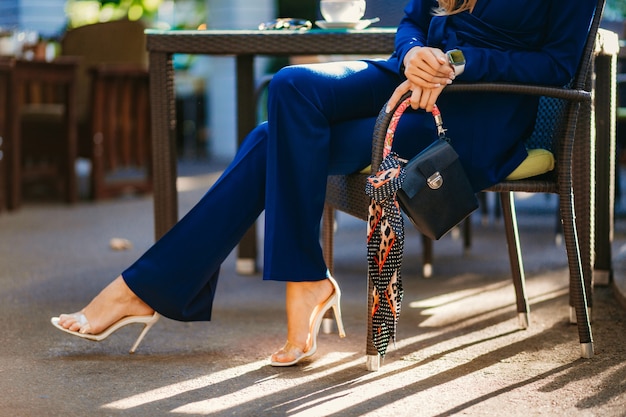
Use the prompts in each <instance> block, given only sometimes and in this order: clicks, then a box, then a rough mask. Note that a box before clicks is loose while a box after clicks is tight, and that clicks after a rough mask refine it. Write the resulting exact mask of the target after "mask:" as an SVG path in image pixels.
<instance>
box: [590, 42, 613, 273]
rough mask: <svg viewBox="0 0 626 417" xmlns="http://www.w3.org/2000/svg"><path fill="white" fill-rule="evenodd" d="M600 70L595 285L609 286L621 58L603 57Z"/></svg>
mask: <svg viewBox="0 0 626 417" xmlns="http://www.w3.org/2000/svg"><path fill="white" fill-rule="evenodd" d="M595 69H596V81H595V82H596V86H595V91H596V101H595V106H596V108H595V112H596V184H597V186H596V208H597V213H598V215H597V216H596V219H595V220H596V223H595V229H596V258H595V264H594V271H593V281H594V284H595V285H608V284H609V283H610V281H611V279H612V278H613V267H612V265H611V244H612V242H613V226H614V208H615V157H616V155H615V153H616V138H615V126H616V123H617V121H616V107H615V106H616V101H617V98H616V94H617V93H616V87H615V86H616V80H617V75H616V72H617V56H616V55H615V54H610V55H603V54H600V55H598V56H597V57H596V59H595Z"/></svg>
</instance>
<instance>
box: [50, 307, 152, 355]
mask: <svg viewBox="0 0 626 417" xmlns="http://www.w3.org/2000/svg"><path fill="white" fill-rule="evenodd" d="M69 315H70V316H74V318H75V319H76V322H77V323H78V324H80V330H79V331H74V330H69V329H66V328H65V327H63V326H61V325H60V324H59V317H52V318H51V319H50V322H51V323H52V325H53V326H54V327H56V328H57V329H59V330H61V331H63V332H65V333H69V334H71V335H72V336H78V337H80V338H82V339H86V340H92V341H94V342H100V341H102V340H104V339H106V338H107V337H109V336H110V335H112V334H113V333H115V332H116V331H117V330H119V329H121V328H122V327H124V326H127V325H129V324H135V323H137V324H143V325H144V327H143V330H142V331H141V333H140V334H139V337H138V338H137V340H136V341H135V343H134V344H133V346H132V347H131V348H130V352H129V353H135V350H136V349H137V347H138V346H139V343H141V341H142V340H143V338H144V336H145V335H146V333H148V331H149V330H150V329H151V328H152V326H154V323H156V322H157V321H158V320H159V314H158V313H157V312H156V311H155V312H154V314H152V315H150V316H127V317H124V318H122V319H120V320H118V321H117V322H115V323H113V324H112V325H110V326H109V327H108V328H107V329H106V330H103V331H102V332H100V333H98V334H90V333H87V332H88V331H89V329H90V326H89V322H88V321H87V318H86V317H85V315H84V314H83V313H81V312H78V313H73V314H69Z"/></svg>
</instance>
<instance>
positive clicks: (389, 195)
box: [365, 98, 410, 357]
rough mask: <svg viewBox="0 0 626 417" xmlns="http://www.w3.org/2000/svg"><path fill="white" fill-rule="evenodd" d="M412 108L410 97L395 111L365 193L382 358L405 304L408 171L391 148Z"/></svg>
mask: <svg viewBox="0 0 626 417" xmlns="http://www.w3.org/2000/svg"><path fill="white" fill-rule="evenodd" d="M409 106H410V99H409V98H407V99H406V100H404V101H403V102H401V103H400V104H399V105H398V107H397V108H396V110H395V111H394V113H393V115H392V117H391V120H390V122H389V126H388V127H387V132H386V135H385V143H384V147H383V155H382V156H383V161H382V162H381V164H380V167H379V168H378V172H376V173H374V174H372V175H370V176H369V177H368V179H367V183H366V185H365V192H366V193H367V195H369V196H370V197H371V198H372V202H371V204H370V207H369V216H368V221H367V275H368V279H369V280H371V282H372V284H373V286H374V291H373V292H372V294H370V297H372V311H371V312H370V314H371V315H372V340H373V341H374V346H375V347H376V350H377V351H378V354H379V355H380V356H381V357H384V356H385V353H387V346H389V341H390V340H394V341H395V337H396V324H397V322H398V317H399V316H400V305H401V303H402V294H403V290H402V277H401V274H400V270H401V268H402V254H403V251H404V218H403V217H402V212H401V211H400V205H399V204H398V201H397V199H396V192H397V191H398V190H399V189H400V188H401V187H402V183H403V182H404V178H405V176H406V172H405V170H404V167H403V164H402V163H400V161H399V159H398V155H396V154H395V153H394V152H392V151H391V146H392V143H393V136H394V133H395V131H396V127H397V125H398V121H399V120H400V116H401V115H402V113H404V111H405V110H406V109H407V108H408V107H409Z"/></svg>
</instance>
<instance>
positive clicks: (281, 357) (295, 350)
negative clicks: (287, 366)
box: [271, 342, 304, 363]
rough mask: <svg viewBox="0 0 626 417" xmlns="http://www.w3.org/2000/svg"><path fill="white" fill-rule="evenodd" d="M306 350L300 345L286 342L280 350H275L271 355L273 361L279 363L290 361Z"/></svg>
mask: <svg viewBox="0 0 626 417" xmlns="http://www.w3.org/2000/svg"><path fill="white" fill-rule="evenodd" d="M303 354H304V352H303V351H302V349H301V348H299V347H298V346H295V345H293V344H291V343H289V342H287V343H285V346H283V347H282V348H281V349H279V350H278V351H276V352H274V354H273V355H272V357H271V360H272V362H277V363H289V362H293V361H295V360H297V359H298V358H300V357H301V356H302V355H303Z"/></svg>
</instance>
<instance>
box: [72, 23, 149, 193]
mask: <svg viewBox="0 0 626 417" xmlns="http://www.w3.org/2000/svg"><path fill="white" fill-rule="evenodd" d="M144 30H145V26H144V24H143V23H142V22H140V21H130V20H117V21H110V22H103V23H96V24H92V25H86V26H81V27H78V28H76V29H71V30H69V31H67V32H66V33H65V35H64V36H63V39H62V41H61V54H62V55H64V56H77V57H80V58H81V61H80V68H79V71H78V97H77V100H78V107H79V112H78V131H79V142H78V155H79V156H80V157H83V158H86V159H87V160H88V161H90V162H91V177H90V184H91V187H90V193H91V197H92V198H94V199H100V198H106V197H114V196H117V195H120V194H123V193H130V192H148V191H151V189H152V176H151V167H150V161H151V159H150V131H149V126H150V106H149V100H148V94H149V93H148V92H149V89H148V54H147V51H146V38H145V35H144Z"/></svg>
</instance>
